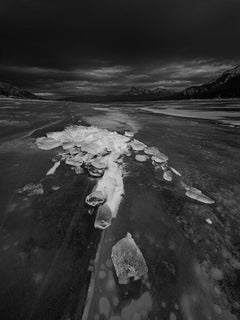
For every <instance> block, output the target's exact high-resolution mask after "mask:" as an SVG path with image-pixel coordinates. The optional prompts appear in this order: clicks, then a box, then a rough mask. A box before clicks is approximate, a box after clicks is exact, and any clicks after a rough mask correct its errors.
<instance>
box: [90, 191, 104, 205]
mask: <svg viewBox="0 0 240 320" xmlns="http://www.w3.org/2000/svg"><path fill="white" fill-rule="evenodd" d="M105 200H106V198H105V196H104V194H103V193H102V191H93V192H92V193H90V194H89V195H88V196H87V197H86V200H85V201H86V203H87V204H88V205H89V206H92V207H96V206H98V205H100V204H103V203H104V201H105Z"/></svg>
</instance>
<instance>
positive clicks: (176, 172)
mask: <svg viewBox="0 0 240 320" xmlns="http://www.w3.org/2000/svg"><path fill="white" fill-rule="evenodd" d="M170 169H171V170H172V172H173V173H175V174H176V175H177V176H179V177H181V176H182V175H181V173H180V172H178V171H177V170H176V169H174V168H172V167H170Z"/></svg>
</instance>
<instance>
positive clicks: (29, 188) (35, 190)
mask: <svg viewBox="0 0 240 320" xmlns="http://www.w3.org/2000/svg"><path fill="white" fill-rule="evenodd" d="M18 193H19V194H27V195H28V196H36V195H39V194H43V193H44V191H43V186H42V184H41V183H39V184H34V183H28V184H26V185H25V186H24V187H23V188H21V189H18Z"/></svg>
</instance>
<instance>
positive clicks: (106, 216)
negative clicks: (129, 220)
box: [94, 203, 112, 230]
mask: <svg viewBox="0 0 240 320" xmlns="http://www.w3.org/2000/svg"><path fill="white" fill-rule="evenodd" d="M111 221H112V211H111V209H110V208H109V206H108V204H107V203H104V204H103V205H100V206H99V207H98V209H97V214H96V218H95V222H94V227H95V228H96V229H101V230H104V229H106V228H107V227H109V226H110V225H111Z"/></svg>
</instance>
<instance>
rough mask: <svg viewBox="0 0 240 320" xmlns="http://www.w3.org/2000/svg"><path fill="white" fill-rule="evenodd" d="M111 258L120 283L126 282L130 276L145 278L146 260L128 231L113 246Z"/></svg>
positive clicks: (137, 278) (146, 271)
mask: <svg viewBox="0 0 240 320" xmlns="http://www.w3.org/2000/svg"><path fill="white" fill-rule="evenodd" d="M111 258H112V262H113V265H114V268H115V270H116V274H117V277H118V281H119V283H120V284H127V283H128V282H129V280H130V279H131V278H132V279H133V280H139V279H144V280H146V279H147V276H148V267H147V264H146V261H145V259H144V257H143V255H142V252H141V251H140V249H139V248H138V246H137V245H136V243H135V241H134V239H133V238H132V235H131V234H130V233H127V235H126V237H125V238H123V239H121V240H119V241H118V242H117V243H116V244H115V245H114V246H113V248H112V254H111Z"/></svg>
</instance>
